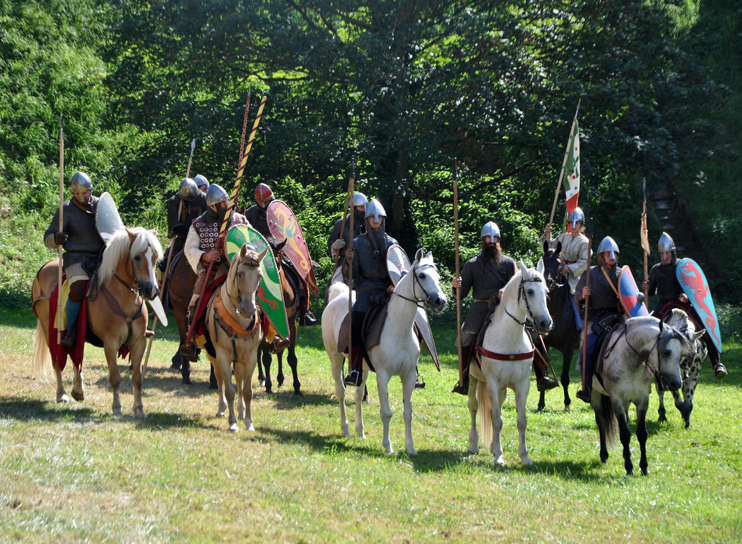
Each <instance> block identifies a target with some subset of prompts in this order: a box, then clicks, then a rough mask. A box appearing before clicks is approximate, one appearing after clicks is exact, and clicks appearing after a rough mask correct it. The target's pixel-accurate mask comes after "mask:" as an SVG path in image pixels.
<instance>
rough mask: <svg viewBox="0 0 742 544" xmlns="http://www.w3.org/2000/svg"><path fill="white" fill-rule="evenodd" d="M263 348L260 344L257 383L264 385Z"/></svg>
mask: <svg viewBox="0 0 742 544" xmlns="http://www.w3.org/2000/svg"><path fill="white" fill-rule="evenodd" d="M264 349H265V348H263V346H262V345H261V346H260V347H259V348H258V385H260V387H265V374H264V373H263V351H264Z"/></svg>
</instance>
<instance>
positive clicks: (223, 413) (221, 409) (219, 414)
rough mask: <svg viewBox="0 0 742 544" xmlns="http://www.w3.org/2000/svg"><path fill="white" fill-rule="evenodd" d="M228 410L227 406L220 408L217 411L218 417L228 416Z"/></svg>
mask: <svg viewBox="0 0 742 544" xmlns="http://www.w3.org/2000/svg"><path fill="white" fill-rule="evenodd" d="M226 411H227V409H226V408H220V409H219V410H218V411H217V412H216V417H226V416H227V413H226Z"/></svg>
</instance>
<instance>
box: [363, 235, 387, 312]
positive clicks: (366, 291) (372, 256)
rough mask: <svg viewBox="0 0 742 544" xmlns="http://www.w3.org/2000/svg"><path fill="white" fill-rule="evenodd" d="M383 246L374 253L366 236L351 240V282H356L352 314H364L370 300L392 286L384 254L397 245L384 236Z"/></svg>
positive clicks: (369, 306) (368, 307) (369, 305)
mask: <svg viewBox="0 0 742 544" xmlns="http://www.w3.org/2000/svg"><path fill="white" fill-rule="evenodd" d="M384 241H385V243H384V246H383V247H380V248H379V251H378V252H377V251H375V250H374V248H373V246H372V245H371V240H370V239H369V235H368V234H362V235H361V236H359V237H358V238H356V239H354V240H353V251H354V253H355V257H354V259H353V281H356V282H357V283H356V302H355V304H353V312H363V313H366V312H368V310H369V309H370V308H371V298H372V297H373V296H374V295H375V294H379V293H384V292H386V290H387V288H388V287H389V286H390V285H391V284H392V280H391V279H390V278H389V271H388V270H387V266H386V253H387V251H388V249H389V248H390V247H391V246H393V245H394V244H396V243H397V241H396V240H395V239H394V238H392V237H391V236H387V235H386V234H385V235H384Z"/></svg>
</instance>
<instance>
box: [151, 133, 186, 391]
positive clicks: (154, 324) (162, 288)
mask: <svg viewBox="0 0 742 544" xmlns="http://www.w3.org/2000/svg"><path fill="white" fill-rule="evenodd" d="M195 148H196V138H194V139H193V140H192V141H191V154H190V155H189V156H188V166H187V167H186V175H185V177H186V178H187V177H188V176H190V174H191V160H192V159H193V150H194V149H195ZM182 212H183V199H182V198H181V199H180V204H179V205H178V221H180V215H181V213H182ZM175 237H176V236H175V234H173V237H172V238H171V239H170V249H169V250H168V252H167V264H166V265H165V277H164V278H163V279H162V285H161V286H160V294H159V295H158V296H159V297H160V302H162V298H163V297H164V296H165V288H166V287H167V280H168V278H169V272H170V263H171V262H172V259H173V246H174V245H175ZM156 329H157V315H156V314H155V318H154V319H153V320H152V331H151V334H150V332H149V331H148V332H147V335H149V344H148V345H147V355H146V356H145V357H144V364H143V365H142V376H144V373H145V372H146V371H147V363H148V362H149V354H150V353H151V352H152V342H154V339H155V330H156Z"/></svg>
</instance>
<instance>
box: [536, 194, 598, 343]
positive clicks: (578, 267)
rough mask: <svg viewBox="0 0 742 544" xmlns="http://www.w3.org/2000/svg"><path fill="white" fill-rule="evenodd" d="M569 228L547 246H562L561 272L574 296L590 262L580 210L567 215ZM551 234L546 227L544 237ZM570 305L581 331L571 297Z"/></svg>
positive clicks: (579, 320) (583, 219)
mask: <svg viewBox="0 0 742 544" xmlns="http://www.w3.org/2000/svg"><path fill="white" fill-rule="evenodd" d="M568 221H569V227H570V229H571V232H563V233H561V234H560V235H559V236H557V237H556V238H554V239H553V240H552V241H551V242H550V243H549V246H550V247H551V248H556V246H557V244H558V243H560V242H561V244H562V251H561V256H562V261H563V262H564V267H563V268H562V272H563V273H564V275H565V276H567V278H568V281H569V290H570V292H571V293H572V295H574V294H575V288H576V287H577V282H578V281H579V280H580V276H582V273H583V272H585V270H587V264H588V263H589V262H590V256H589V255H588V251H587V250H588V239H587V236H585V235H584V234H583V232H584V231H585V226H584V225H585V214H584V213H583V211H582V209H581V208H575V209H574V210H572V212H571V213H570V214H569V219H568ZM549 234H551V225H549V226H547V227H546V232H545V235H544V236H545V237H548V236H549ZM569 300H570V302H571V303H572V309H573V310H574V313H575V325H576V327H577V330H582V325H583V323H582V316H580V311H579V308H578V307H577V304H576V303H575V301H574V298H573V297H570V298H569Z"/></svg>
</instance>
